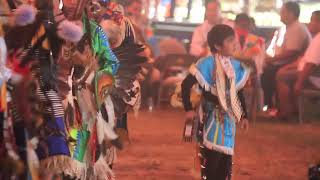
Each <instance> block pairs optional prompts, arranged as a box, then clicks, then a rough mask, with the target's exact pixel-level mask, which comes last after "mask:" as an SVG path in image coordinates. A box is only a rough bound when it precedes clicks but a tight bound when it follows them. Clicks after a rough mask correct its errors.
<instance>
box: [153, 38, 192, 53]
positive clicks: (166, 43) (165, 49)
mask: <svg viewBox="0 0 320 180" xmlns="http://www.w3.org/2000/svg"><path fill="white" fill-rule="evenodd" d="M169 54H187V50H186V48H185V47H184V45H183V44H182V43H181V42H179V41H178V40H177V39H175V38H166V39H163V40H161V41H160V43H159V56H166V55H169Z"/></svg>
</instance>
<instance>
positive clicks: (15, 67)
mask: <svg viewBox="0 0 320 180" xmlns="http://www.w3.org/2000/svg"><path fill="white" fill-rule="evenodd" d="M7 62H8V65H7V66H8V67H9V68H10V69H11V70H12V71H13V72H15V73H18V74H21V75H27V74H28V73H29V72H30V68H29V65H26V66H24V67H21V66H20V61H19V60H18V59H17V53H13V54H12V55H11V56H9V57H8V61H7Z"/></svg>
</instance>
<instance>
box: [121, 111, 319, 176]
mask: <svg viewBox="0 0 320 180" xmlns="http://www.w3.org/2000/svg"><path fill="white" fill-rule="evenodd" d="M183 115H184V114H183V112H181V111H178V110H174V109H169V110H157V111H154V112H140V114H139V116H138V117H137V118H135V117H134V116H133V115H132V114H130V116H129V131H130V138H131V144H129V145H127V146H126V147H125V150H123V151H122V152H120V153H119V159H118V162H117V164H116V165H115V173H116V175H117V179H118V180H192V177H191V175H190V174H191V169H192V167H193V155H194V144H188V143H184V142H182V139H181V137H182V136H181V135H182V129H183V124H184V118H183V117H184V116H183ZM318 117H319V116H318ZM319 152H320V120H318V121H316V120H315V121H312V122H308V123H305V124H303V125H299V124H297V123H294V122H279V121H276V120H273V121H265V120H261V119H258V120H257V123H256V124H255V125H254V126H251V128H250V129H249V131H248V132H244V131H242V130H238V131H237V141H236V154H235V156H234V166H233V179H235V180H251V179H252V180H300V179H301V180H303V179H307V168H308V166H309V165H310V164H312V163H315V162H317V161H320V153H319Z"/></svg>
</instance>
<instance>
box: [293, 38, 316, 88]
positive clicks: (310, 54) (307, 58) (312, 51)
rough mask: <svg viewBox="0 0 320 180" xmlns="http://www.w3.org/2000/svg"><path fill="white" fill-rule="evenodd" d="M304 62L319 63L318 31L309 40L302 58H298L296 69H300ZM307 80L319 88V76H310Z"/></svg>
mask: <svg viewBox="0 0 320 180" xmlns="http://www.w3.org/2000/svg"><path fill="white" fill-rule="evenodd" d="M306 63H312V64H315V65H320V33H318V34H317V35H316V36H315V37H314V38H313V40H312V41H311V43H310V45H309V47H308V49H307V50H306V52H305V54H304V56H303V58H302V59H301V60H300V63H299V66H298V70H299V71H302V70H303V68H304V65H305V64H306ZM309 80H310V81H311V82H312V83H313V84H314V85H315V86H316V87H318V88H320V77H316V76H310V77H309Z"/></svg>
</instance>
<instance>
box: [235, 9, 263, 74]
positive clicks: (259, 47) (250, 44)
mask: <svg viewBox="0 0 320 180" xmlns="http://www.w3.org/2000/svg"><path fill="white" fill-rule="evenodd" d="M235 33H236V40H237V51H236V52H235V53H234V56H235V58H237V59H240V60H242V61H247V62H248V63H251V64H254V65H255V67H257V69H258V72H259V74H261V72H262V62H263V58H264V46H265V45H264V39H263V38H261V37H259V36H256V35H254V34H252V33H250V17H249V16H248V15H247V14H245V13H241V14H238V15H237V16H236V19H235Z"/></svg>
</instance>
